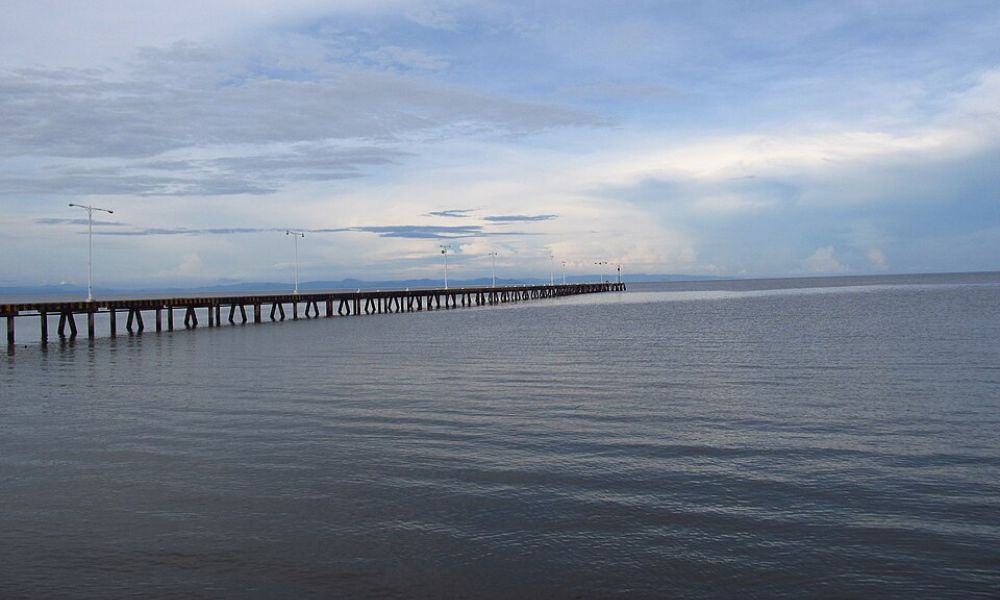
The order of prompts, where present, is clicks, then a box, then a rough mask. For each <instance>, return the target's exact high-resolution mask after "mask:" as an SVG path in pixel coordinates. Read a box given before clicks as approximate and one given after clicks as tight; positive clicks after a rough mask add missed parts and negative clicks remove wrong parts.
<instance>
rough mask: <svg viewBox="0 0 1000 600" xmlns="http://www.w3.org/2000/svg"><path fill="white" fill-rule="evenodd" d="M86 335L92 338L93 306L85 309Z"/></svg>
mask: <svg viewBox="0 0 1000 600" xmlns="http://www.w3.org/2000/svg"><path fill="white" fill-rule="evenodd" d="M87 337H88V338H89V339H94V307H93V306H91V307H90V308H89V309H88V310H87Z"/></svg>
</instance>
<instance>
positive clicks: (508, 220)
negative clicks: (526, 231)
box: [483, 215, 556, 223]
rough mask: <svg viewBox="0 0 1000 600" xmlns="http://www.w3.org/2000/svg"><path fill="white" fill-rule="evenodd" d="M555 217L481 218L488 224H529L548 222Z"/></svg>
mask: <svg viewBox="0 0 1000 600" xmlns="http://www.w3.org/2000/svg"><path fill="white" fill-rule="evenodd" d="M555 218H556V215H490V216H487V217H483V220H484V221H489V222H490V223H529V222H533V221H550V220H552V219H555Z"/></svg>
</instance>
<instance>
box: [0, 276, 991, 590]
mask: <svg viewBox="0 0 1000 600" xmlns="http://www.w3.org/2000/svg"><path fill="white" fill-rule="evenodd" d="M632 287H633V289H632V290H631V291H629V292H627V293H624V294H604V295H595V296H587V297H574V298H566V299H560V300H553V301H536V302H531V303H523V304H516V305H506V306H503V307H499V308H484V309H463V310H453V311H440V312H434V313H417V314H406V315H385V316H371V317H363V318H343V319H341V318H335V319H319V320H314V321H297V322H288V321H286V322H284V323H279V324H263V325H247V326H242V327H224V328H218V329H199V330H198V331H196V332H186V331H178V332H174V333H162V334H155V333H152V334H151V333H145V334H143V335H142V336H135V337H119V338H117V339H100V340H97V341H95V342H93V343H88V342H87V341H86V340H81V341H78V342H77V343H75V344H73V345H60V344H58V343H54V344H50V345H49V348H48V349H47V350H43V349H42V348H40V347H38V346H37V345H31V344H29V345H27V346H19V347H18V348H17V351H16V353H14V354H11V355H8V356H6V357H5V358H3V359H0V360H2V361H3V362H0V385H2V387H0V394H2V399H0V493H2V496H0V597H3V598H16V597H31V598H42V597H44V598H122V597H157V598H218V597H241V598H268V597H279V596H280V597H350V598H365V597H375V598H382V597H390V598H391V597H399V598H411V597H433V598H438V597H469V598H493V597H496V598H510V597H543V598H544V597H551V598H577V597H581V598H607V597H613V596H628V597H658V598H662V597H687V598H720V597H750V598H753V597H759V598H782V597H783V598H801V597H828V598H845V597H854V598H862V597H863V598H870V597H896V598H914V597H921V598H946V597H954V598H975V597H982V598H987V597H996V596H997V594H998V593H1000V592H998V591H1000V436H998V435H997V431H1000V410H998V409H1000V341H998V340H1000V275H998V274H987V275H957V276H939V277H910V278H868V279H816V280H795V281H792V280H776V281H763V282H762V281H756V282H754V281H750V282H708V283H697V284H657V285H646V286H641V285H635V286H632Z"/></svg>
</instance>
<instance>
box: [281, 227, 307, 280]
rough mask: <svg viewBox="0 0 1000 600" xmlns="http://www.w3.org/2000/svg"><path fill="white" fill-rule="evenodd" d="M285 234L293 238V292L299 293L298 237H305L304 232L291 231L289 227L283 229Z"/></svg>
mask: <svg viewBox="0 0 1000 600" xmlns="http://www.w3.org/2000/svg"><path fill="white" fill-rule="evenodd" d="M285 235H290V236H292V238H293V239H294V240H295V291H294V292H292V293H293V294H298V293H299V238H300V237H301V238H304V237H306V234H304V233H302V232H301V231H293V230H291V229H286V230H285Z"/></svg>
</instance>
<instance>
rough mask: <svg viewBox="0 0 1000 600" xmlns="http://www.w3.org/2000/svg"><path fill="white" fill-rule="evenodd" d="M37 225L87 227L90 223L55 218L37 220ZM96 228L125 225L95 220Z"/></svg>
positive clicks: (85, 220) (81, 220)
mask: <svg viewBox="0 0 1000 600" xmlns="http://www.w3.org/2000/svg"><path fill="white" fill-rule="evenodd" d="M35 223H38V224H39V225H87V224H90V221H88V220H87V219H58V218H54V217H45V218H41V219H35ZM93 225H94V227H124V226H125V223H121V222H119V221H101V220H94V221H93Z"/></svg>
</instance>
